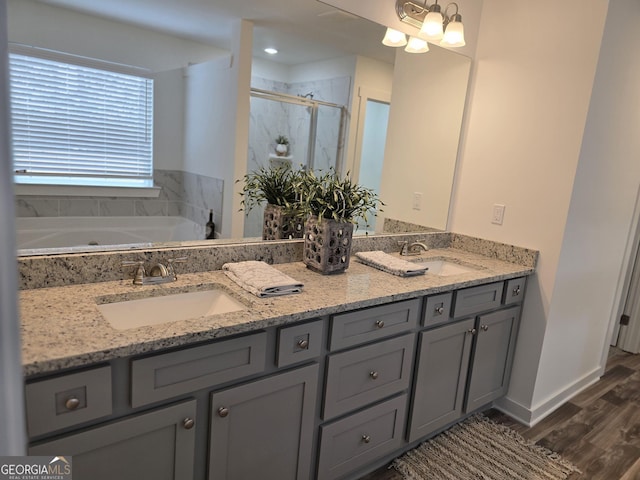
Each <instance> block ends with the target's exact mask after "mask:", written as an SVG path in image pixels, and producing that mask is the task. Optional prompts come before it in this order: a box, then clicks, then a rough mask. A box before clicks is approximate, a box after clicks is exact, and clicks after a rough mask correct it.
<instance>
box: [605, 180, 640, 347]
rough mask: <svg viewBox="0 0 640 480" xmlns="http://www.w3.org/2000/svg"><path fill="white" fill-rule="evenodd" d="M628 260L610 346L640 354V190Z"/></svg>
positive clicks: (627, 249)
mask: <svg viewBox="0 0 640 480" xmlns="http://www.w3.org/2000/svg"><path fill="white" fill-rule="evenodd" d="M625 259H626V260H625V264H626V265H628V267H627V268H626V270H625V271H623V272H622V274H621V279H620V282H619V287H618V288H619V289H620V292H621V293H620V296H619V298H620V305H619V307H618V309H617V312H614V315H615V317H614V320H615V325H614V328H613V334H612V336H611V342H610V343H611V345H612V346H615V347H618V348H620V349H622V350H624V351H626V352H630V353H640V188H639V189H638V193H637V195H636V204H635V208H634V212H633V224H632V225H631V228H630V234H629V239H628V240H627V248H626V251H625Z"/></svg>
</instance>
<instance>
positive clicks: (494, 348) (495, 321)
mask: <svg viewBox="0 0 640 480" xmlns="http://www.w3.org/2000/svg"><path fill="white" fill-rule="evenodd" d="M519 319H520V307H512V308H508V309H505V310H499V311H497V312H493V313H489V314H487V315H481V316H479V317H478V322H477V327H476V328H477V337H476V345H475V349H474V352H473V361H472V366H471V379H470V381H469V388H468V394H467V404H466V407H465V412H467V413H468V412H472V411H473V410H475V409H477V408H479V407H481V406H483V405H486V404H488V403H489V402H491V401H492V400H495V399H496V398H498V397H501V396H503V395H504V394H506V393H507V390H508V389H509V376H510V374H511V364H512V361H513V352H514V349H515V344H516V335H517V334H518V324H519Z"/></svg>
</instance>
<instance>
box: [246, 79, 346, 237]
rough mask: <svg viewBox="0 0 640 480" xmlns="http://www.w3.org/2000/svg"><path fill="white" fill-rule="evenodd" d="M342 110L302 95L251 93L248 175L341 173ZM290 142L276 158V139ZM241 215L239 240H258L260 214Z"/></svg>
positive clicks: (344, 119)
mask: <svg viewBox="0 0 640 480" xmlns="http://www.w3.org/2000/svg"><path fill="white" fill-rule="evenodd" d="M345 121H346V107H345V106H343V105H338V104H335V103H330V102H324V101H321V100H314V99H313V92H310V93H308V94H306V95H304V96H296V95H288V94H285V93H278V92H273V91H268V90H261V89H257V88H252V89H251V110H250V120H249V122H250V123H249V151H248V155H247V172H253V171H256V170H257V169H259V168H260V167H265V168H268V167H270V166H290V167H292V168H298V167H300V166H303V167H305V168H307V169H310V170H314V171H326V170H328V169H329V168H331V167H334V168H335V169H336V171H338V172H340V171H342V157H343V148H344V130H345ZM280 135H284V136H285V137H287V138H288V139H289V152H288V154H287V155H286V156H278V155H276V152H275V139H276V137H278V136H280ZM257 210H258V209H254V210H252V211H251V212H249V213H248V214H246V212H245V219H244V236H245V237H260V236H261V235H262V209H260V211H257Z"/></svg>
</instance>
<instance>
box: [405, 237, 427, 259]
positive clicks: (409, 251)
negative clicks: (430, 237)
mask: <svg viewBox="0 0 640 480" xmlns="http://www.w3.org/2000/svg"><path fill="white" fill-rule="evenodd" d="M398 244H399V245H400V255H403V256H405V255H420V252H421V251H425V252H426V251H427V250H429V247H427V246H426V245H425V244H424V243H422V242H413V243H411V244H409V242H408V241H406V240H405V241H402V242H398Z"/></svg>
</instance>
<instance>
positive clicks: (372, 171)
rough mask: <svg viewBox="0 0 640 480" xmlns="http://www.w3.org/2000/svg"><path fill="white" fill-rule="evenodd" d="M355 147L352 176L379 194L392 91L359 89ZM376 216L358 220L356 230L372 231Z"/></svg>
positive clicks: (373, 230)
mask: <svg viewBox="0 0 640 480" xmlns="http://www.w3.org/2000/svg"><path fill="white" fill-rule="evenodd" d="M358 96H359V98H360V102H359V107H358V123H357V133H356V149H355V155H354V163H353V178H354V179H357V182H358V183H359V184H360V185H362V186H364V187H367V188H370V189H371V190H373V191H374V192H375V193H376V194H380V183H381V181H382V166H383V164H384V152H385V146H386V142H387V126H388V124H389V110H390V108H391V94H390V93H388V92H382V91H378V90H373V89H366V88H360V90H359V92H358ZM375 231H376V217H372V218H368V219H367V224H366V225H365V224H364V223H362V222H361V223H360V224H359V225H358V232H360V233H362V232H366V233H375Z"/></svg>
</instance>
